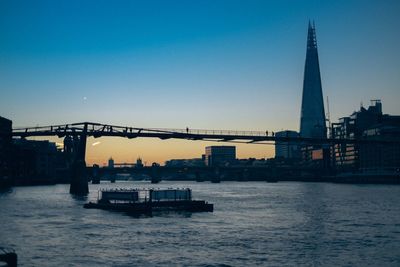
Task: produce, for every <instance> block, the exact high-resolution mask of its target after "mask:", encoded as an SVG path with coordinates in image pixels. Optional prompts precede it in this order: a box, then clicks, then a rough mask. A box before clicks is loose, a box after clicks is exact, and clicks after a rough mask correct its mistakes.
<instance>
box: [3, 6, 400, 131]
mask: <svg viewBox="0 0 400 267" xmlns="http://www.w3.org/2000/svg"><path fill="white" fill-rule="evenodd" d="M399 14H400V1H397V0H393V1H385V0H383V1H375V0H374V1H367V0H363V1H348V0H346V1H294V0H293V1H266V0H265V1H232V0H230V1H215V0H214V1H204V0H202V1H200V0H199V1H72V0H68V1H61V0H60V1H34V0H31V1H18V0H17V1H15V0H13V1H6V0H2V1H0V92H1V95H0V116H4V117H8V118H10V119H12V120H13V121H14V125H15V126H28V125H46V124H53V123H67V122H68V123H69V122H78V121H98V122H103V123H113V124H122V125H134V126H141V127H177V128H185V127H186V126H188V127H191V128H207V129H221V128H222V129H247V130H265V129H269V130H274V131H276V130H281V129H294V130H298V128H299V116H300V114H299V113H300V105H301V90H302V79H303V68H304V59H305V52H306V33H307V23H308V20H309V19H312V20H315V23H316V30H317V41H318V49H319V57H320V66H321V75H322V83H323V84H322V86H323V91H324V97H325V98H326V96H329V100H330V110H331V117H332V119H333V120H336V119H337V118H339V117H342V116H347V115H349V114H350V113H351V112H353V111H354V110H356V109H358V108H359V106H360V102H363V103H364V105H368V103H369V99H376V98H379V99H382V101H383V109H384V112H386V113H390V114H400V105H399V100H400V87H399V85H400V52H399V47H400V30H399V25H400V15H399Z"/></svg>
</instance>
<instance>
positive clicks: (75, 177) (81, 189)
mask: <svg viewBox="0 0 400 267" xmlns="http://www.w3.org/2000/svg"><path fill="white" fill-rule="evenodd" d="M86 139H87V123H85V125H84V128H83V131H82V134H80V136H79V142H78V144H77V147H76V153H75V157H74V161H73V162H72V166H71V185H70V188H69V192H70V193H71V194H73V195H80V196H82V195H87V194H88V193H89V186H88V177H87V173H86V162H85V154H86Z"/></svg>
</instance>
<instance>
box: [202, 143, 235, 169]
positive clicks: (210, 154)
mask: <svg viewBox="0 0 400 267" xmlns="http://www.w3.org/2000/svg"><path fill="white" fill-rule="evenodd" d="M235 161H236V147H235V146H208V147H206V154H205V163H206V165H207V166H210V167H214V166H226V165H230V164H233V163H234V162H235Z"/></svg>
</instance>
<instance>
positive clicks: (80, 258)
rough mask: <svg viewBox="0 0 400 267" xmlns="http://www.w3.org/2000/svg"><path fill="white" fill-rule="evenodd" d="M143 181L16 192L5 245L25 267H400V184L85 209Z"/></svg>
mask: <svg viewBox="0 0 400 267" xmlns="http://www.w3.org/2000/svg"><path fill="white" fill-rule="evenodd" d="M151 186H152V185H151V184H147V183H145V182H119V183H118V182H117V183H115V184H110V183H108V184H100V185H90V195H89V196H88V197H83V198H82V197H73V196H71V195H70V194H69V193H68V192H69V187H68V185H55V186H40V187H17V188H14V189H13V190H11V191H7V192H1V193H0V208H1V213H0V215H1V216H0V225H1V226H2V228H1V229H0V246H1V245H3V246H8V247H13V248H14V249H15V250H16V251H17V253H18V256H19V260H20V263H21V266H46V265H50V266H56V265H60V266H65V265H68V264H70V265H72V266H110V265H113V266H127V265H128V266H129V265H130V266H135V265H139V266H143V265H150V266H170V265H174V264H177V263H179V264H181V265H185V266H207V265H211V266H215V265H223V264H226V265H231V266H251V265H274V266H280V265H348V266H353V265H359V266H364V265H375V266H377V265H385V266H399V265H400V205H398V203H400V186H385V185H336V184H326V183H276V184H275V183H274V184H271V183H263V182H259V183H257V182H246V183H237V182H222V183H220V184H212V183H196V182H162V183H160V184H157V187H191V188H192V189H193V194H194V197H195V198H198V199H204V200H207V201H209V202H212V203H214V208H215V211H214V212H213V213H193V214H190V213H184V212H183V213H174V212H168V213H159V214H154V215H153V216H139V217H136V218H134V217H132V216H128V215H125V214H121V213H117V212H108V211H103V210H95V209H93V210H87V209H83V207H82V206H83V204H84V203H86V202H87V201H90V200H91V201H94V200H96V199H97V190H98V189H99V188H110V187H120V188H124V187H151Z"/></svg>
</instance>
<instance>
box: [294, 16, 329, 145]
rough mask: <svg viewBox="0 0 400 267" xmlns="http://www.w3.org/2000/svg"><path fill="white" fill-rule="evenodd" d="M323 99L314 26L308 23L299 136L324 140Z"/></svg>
mask: <svg viewBox="0 0 400 267" xmlns="http://www.w3.org/2000/svg"><path fill="white" fill-rule="evenodd" d="M326 134H327V133H326V121H325V110H324V99H323V96H322V85H321V74H320V70H319V61H318V50H317V39H316V35H315V25H314V23H313V24H312V25H311V22H309V23H308V36H307V54H306V63H305V68H304V80H303V98H302V103H301V118H300V136H301V137H310V138H326V137H327V136H326Z"/></svg>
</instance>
